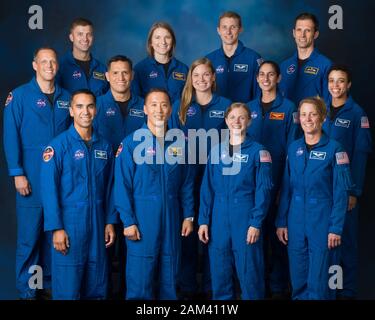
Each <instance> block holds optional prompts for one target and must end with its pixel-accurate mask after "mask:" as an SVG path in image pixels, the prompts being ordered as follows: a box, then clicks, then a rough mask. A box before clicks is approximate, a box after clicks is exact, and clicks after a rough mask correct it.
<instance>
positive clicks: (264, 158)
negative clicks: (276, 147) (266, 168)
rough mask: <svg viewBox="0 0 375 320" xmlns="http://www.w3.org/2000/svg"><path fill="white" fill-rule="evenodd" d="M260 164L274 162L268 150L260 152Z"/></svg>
mask: <svg viewBox="0 0 375 320" xmlns="http://www.w3.org/2000/svg"><path fill="white" fill-rule="evenodd" d="M259 158H260V162H272V158H271V155H270V153H269V152H268V151H267V150H260V151H259Z"/></svg>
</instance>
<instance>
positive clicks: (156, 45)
mask: <svg viewBox="0 0 375 320" xmlns="http://www.w3.org/2000/svg"><path fill="white" fill-rule="evenodd" d="M172 46H173V37H172V35H171V34H170V32H169V31H168V30H167V29H164V28H156V29H155V30H154V32H153V33H152V36H151V47H152V49H153V51H154V56H155V54H158V55H162V56H165V55H170V51H171V49H172Z"/></svg>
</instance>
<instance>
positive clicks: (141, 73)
mask: <svg viewBox="0 0 375 320" xmlns="http://www.w3.org/2000/svg"><path fill="white" fill-rule="evenodd" d="M175 48H176V36H175V34H174V31H173V29H172V27H171V26H170V25H169V24H168V23H166V22H155V23H154V24H153V25H152V26H151V29H150V31H149V33H148V37H147V53H148V57H147V58H145V59H143V60H142V61H140V62H138V63H137V64H136V65H135V67H134V80H133V82H132V93H134V94H135V95H138V96H141V97H145V96H146V95H147V93H148V91H149V90H150V89H152V88H163V89H165V90H167V92H168V94H169V96H170V97H171V102H172V103H173V102H174V101H176V100H178V99H180V96H181V92H182V90H183V88H184V85H185V81H186V74H187V72H188V67H187V66H186V65H185V64H184V63H182V62H181V61H179V60H177V59H176V58H175V57H174V56H173V54H174V50H175Z"/></svg>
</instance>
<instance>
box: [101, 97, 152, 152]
mask: <svg viewBox="0 0 375 320" xmlns="http://www.w3.org/2000/svg"><path fill="white" fill-rule="evenodd" d="M143 106H144V101H143V99H142V98H140V97H138V96H135V95H132V96H131V98H130V100H129V102H128V109H127V116H126V117H124V116H123V115H122V113H121V109H120V107H119V106H118V104H117V103H116V101H115V99H114V98H113V95H112V92H111V90H108V91H107V93H106V94H105V95H102V96H100V97H98V98H97V100H96V109H97V114H96V116H95V119H94V126H95V127H96V128H97V129H98V132H99V134H100V135H102V136H103V137H104V138H105V139H107V140H108V141H109V142H110V143H111V144H112V146H113V149H114V150H117V148H118V146H119V145H120V143H121V141H122V140H123V139H124V138H125V137H126V136H127V135H128V134H130V133H132V132H133V131H135V130H137V129H139V128H140V127H142V126H143V124H144V123H145V120H146V115H145V113H144V112H143Z"/></svg>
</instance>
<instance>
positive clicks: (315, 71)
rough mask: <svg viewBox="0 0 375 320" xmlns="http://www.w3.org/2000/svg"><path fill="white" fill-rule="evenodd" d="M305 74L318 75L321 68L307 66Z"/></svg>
mask: <svg viewBox="0 0 375 320" xmlns="http://www.w3.org/2000/svg"><path fill="white" fill-rule="evenodd" d="M304 72H305V73H308V74H313V75H317V74H318V72H319V68H316V67H309V66H306V68H305V71H304Z"/></svg>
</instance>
